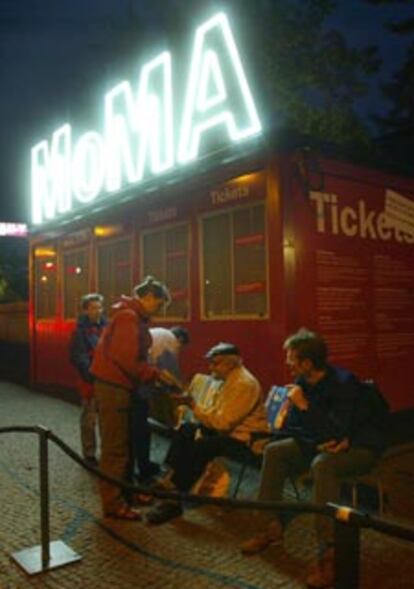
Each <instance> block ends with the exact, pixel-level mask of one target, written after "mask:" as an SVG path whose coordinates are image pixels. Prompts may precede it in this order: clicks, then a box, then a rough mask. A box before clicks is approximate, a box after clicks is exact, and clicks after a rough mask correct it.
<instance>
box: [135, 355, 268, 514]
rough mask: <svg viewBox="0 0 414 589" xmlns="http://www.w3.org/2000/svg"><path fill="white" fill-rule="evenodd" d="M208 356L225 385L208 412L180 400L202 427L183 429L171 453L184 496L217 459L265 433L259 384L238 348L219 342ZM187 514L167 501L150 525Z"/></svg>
mask: <svg viewBox="0 0 414 589" xmlns="http://www.w3.org/2000/svg"><path fill="white" fill-rule="evenodd" d="M206 358H207V360H208V362H209V369H210V373H211V375H212V376H213V377H214V378H216V379H219V380H220V381H221V383H222V384H221V386H220V387H219V389H218V392H217V396H216V398H215V401H214V403H212V405H211V406H209V407H208V408H205V407H201V406H199V405H197V404H196V402H195V400H194V398H193V397H191V396H190V395H184V396H182V397H181V401H180V402H181V403H185V404H187V405H189V406H190V408H191V409H192V411H193V413H194V416H195V418H196V420H197V421H198V424H185V425H184V426H183V427H182V428H180V430H178V431H177V432H176V434H175V436H174V438H173V440H172V443H171V448H170V450H169V452H168V457H167V462H168V464H169V465H170V466H171V468H172V471H173V474H172V476H171V479H170V481H171V484H172V485H171V487H172V489H176V490H177V491H180V492H189V491H190V489H191V487H192V486H193V485H194V483H195V482H196V481H197V480H198V479H199V477H200V476H201V475H202V474H203V471H204V469H205V467H206V466H207V464H208V463H209V462H210V461H211V460H213V458H215V457H217V456H227V455H230V456H232V455H234V454H235V452H237V451H239V450H240V447H242V446H243V445H244V444H246V443H247V442H248V441H249V439H250V433H251V432H252V431H257V430H265V429H266V414H265V408H264V404H263V400H262V395H261V388H260V384H259V382H258V381H257V379H256V378H255V377H254V376H253V374H252V373H251V372H249V370H247V368H245V366H243V362H242V358H241V356H240V351H239V349H238V347H237V346H235V345H234V344H231V343H219V344H217V345H216V346H214V347H213V348H211V349H210V350H209V351H208V353H207V354H206ZM195 432H197V434H196V435H194V434H195ZM182 511H183V510H182V505H181V503H180V502H179V501H163V502H161V503H160V504H158V505H157V506H156V507H155V508H154V509H152V510H151V511H150V512H149V513H148V514H147V521H148V522H150V523H152V524H162V523H164V522H166V521H168V520H170V519H172V518H174V517H177V516H179V515H181V514H182Z"/></svg>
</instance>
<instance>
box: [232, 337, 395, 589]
mask: <svg viewBox="0 0 414 589" xmlns="http://www.w3.org/2000/svg"><path fill="white" fill-rule="evenodd" d="M284 348H285V350H286V363H287V365H288V366H289V368H290V370H291V373H292V376H293V377H294V384H292V385H287V386H288V388H289V392H288V404H289V405H290V408H289V409H288V411H287V415H286V421H285V423H282V424H281V429H280V439H277V441H275V442H272V443H270V444H269V445H268V446H267V447H266V448H265V452H264V459H263V466H262V472H261V481H260V489H259V500H260V501H279V500H281V499H282V492H283V486H284V483H285V480H286V478H288V477H292V476H296V475H298V474H300V473H302V472H306V471H307V470H308V469H310V472H311V475H312V479H313V483H314V484H313V501H314V502H315V503H317V504H319V505H324V504H326V503H328V502H333V503H335V502H338V500H339V492H340V483H341V479H342V478H343V477H347V476H353V475H361V474H364V473H366V472H369V471H370V470H371V468H372V467H373V465H374V464H375V462H376V460H377V458H378V456H379V455H380V454H381V452H382V451H383V449H384V439H383V432H382V431H381V430H380V429H379V428H377V427H376V425H375V422H374V421H372V422H371V421H370V420H369V419H367V416H366V412H364V411H363V410H362V402H361V383H360V382H359V381H358V379H357V378H356V377H355V376H354V375H353V374H352V373H350V372H349V371H348V370H344V369H342V368H338V367H336V366H333V365H330V364H328V362H327V346H326V343H325V341H324V340H323V339H322V337H321V336H319V335H318V334H316V333H313V332H311V331H308V330H307V329H304V328H302V329H301V330H299V331H298V332H297V333H295V334H294V335H292V336H290V337H289V338H287V340H286V341H285V344H284ZM363 415H365V417H364V419H362V416H363ZM315 523H316V532H317V536H318V540H319V544H320V558H319V559H318V560H317V561H316V562H315V563H314V564H313V565H312V566H311V568H310V570H309V573H308V578H307V583H308V584H309V585H310V586H312V587H328V586H330V585H331V584H332V583H333V580H334V554H333V542H332V532H333V530H332V520H330V519H328V518H326V517H323V516H317V517H316V518H315ZM282 536H283V526H282V523H281V521H280V520H279V519H278V518H275V519H273V520H272V521H271V522H270V524H269V525H268V527H267V528H266V529H265V530H263V531H262V532H260V533H259V534H257V535H256V536H254V537H252V538H250V539H249V540H247V541H246V542H244V543H243V544H242V545H241V551H242V552H243V553H244V554H256V553H258V552H260V551H262V550H264V549H265V548H267V547H268V546H269V545H270V544H272V543H277V542H280V541H282Z"/></svg>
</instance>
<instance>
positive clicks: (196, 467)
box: [166, 423, 244, 492]
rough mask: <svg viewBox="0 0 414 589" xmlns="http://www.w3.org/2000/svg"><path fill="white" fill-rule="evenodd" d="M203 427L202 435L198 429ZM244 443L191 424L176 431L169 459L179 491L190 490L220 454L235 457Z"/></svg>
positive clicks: (167, 460) (174, 481)
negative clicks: (198, 432)
mask: <svg viewBox="0 0 414 589" xmlns="http://www.w3.org/2000/svg"><path fill="white" fill-rule="evenodd" d="M200 430H201V436H202V437H198V435H199V434H197V433H196V432H197V431H200ZM243 448H244V444H243V443H242V442H239V441H237V440H235V439H233V438H230V437H229V436H228V435H225V434H221V433H219V432H216V431H214V430H207V429H205V428H198V427H197V426H196V425H195V424H192V423H189V424H184V425H183V426H181V428H180V429H179V430H177V431H176V432H175V434H174V437H173V439H172V442H171V446H170V449H169V451H168V454H167V457H166V462H167V464H169V465H170V466H171V467H172V469H173V470H174V474H173V476H172V478H171V480H172V482H173V483H174V485H175V486H176V487H177V489H178V490H179V491H183V492H186V491H189V490H190V489H191V487H192V486H193V485H194V483H195V482H196V481H197V480H198V479H199V477H200V476H201V475H202V473H203V472H204V469H205V467H206V466H207V464H208V463H209V462H210V461H211V460H213V458H216V457H217V456H229V457H234V456H236V455H237V454H238V453H240V452H241V451H242V450H243Z"/></svg>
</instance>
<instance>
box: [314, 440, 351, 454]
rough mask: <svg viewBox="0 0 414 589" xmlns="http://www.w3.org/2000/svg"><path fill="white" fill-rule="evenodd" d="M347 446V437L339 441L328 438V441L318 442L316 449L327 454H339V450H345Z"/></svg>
mask: <svg viewBox="0 0 414 589" xmlns="http://www.w3.org/2000/svg"><path fill="white" fill-rule="evenodd" d="M349 446H350V444H349V439H348V438H344V439H343V440H341V441H340V442H338V440H329V442H324V443H323V444H319V446H318V451H319V452H328V454H339V452H346V450H348V449H349Z"/></svg>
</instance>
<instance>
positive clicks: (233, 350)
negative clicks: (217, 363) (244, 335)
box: [205, 342, 240, 360]
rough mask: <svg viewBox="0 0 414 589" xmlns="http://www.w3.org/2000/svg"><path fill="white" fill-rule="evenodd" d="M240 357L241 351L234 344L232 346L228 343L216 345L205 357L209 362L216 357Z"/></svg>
mask: <svg viewBox="0 0 414 589" xmlns="http://www.w3.org/2000/svg"><path fill="white" fill-rule="evenodd" d="M231 355H235V356H240V350H239V348H238V347H237V346H235V345H234V344H230V343H228V342H220V343H219V344H216V345H215V346H213V347H212V348H210V350H209V351H208V352H207V354H206V355H205V358H207V360H209V359H210V358H214V356H231Z"/></svg>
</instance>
